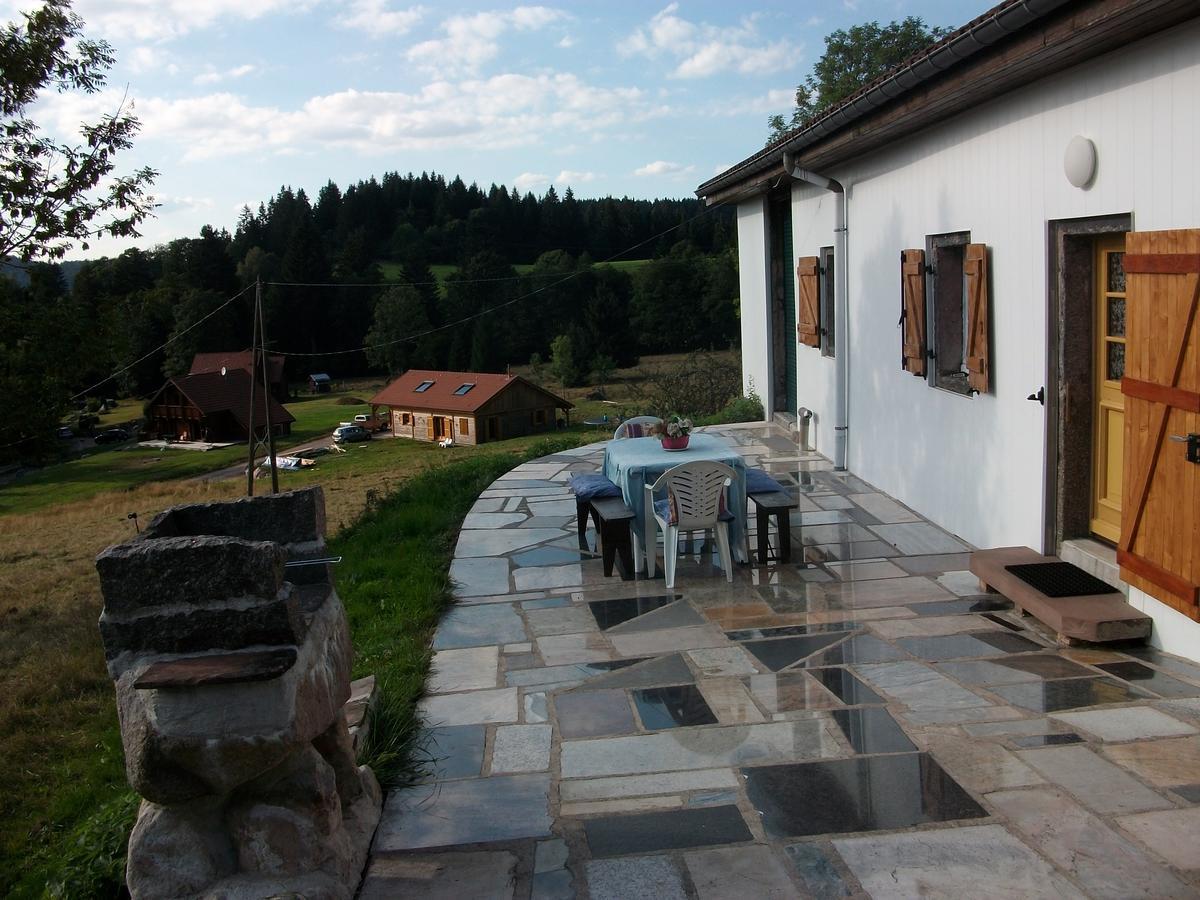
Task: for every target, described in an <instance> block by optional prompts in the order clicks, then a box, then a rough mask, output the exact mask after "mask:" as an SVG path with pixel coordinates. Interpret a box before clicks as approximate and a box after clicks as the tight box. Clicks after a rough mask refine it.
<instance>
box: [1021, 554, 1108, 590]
mask: <svg viewBox="0 0 1200 900" xmlns="http://www.w3.org/2000/svg"><path fill="white" fill-rule="evenodd" d="M1004 568H1005V569H1007V570H1008V571H1009V572H1012V573H1013V574H1014V575H1016V576H1017V577H1018V578H1020V579H1021V580H1022V581H1024V582H1025V583H1026V584H1027V585H1029V586H1030V587H1032V588H1033V589H1034V590H1037V591H1041V592H1042V593H1043V594H1045V595H1046V596H1047V597H1082V596H1085V595H1087V594H1119V593H1121V592H1120V591H1118V590H1117V589H1116V588H1115V587H1113V586H1112V585H1111V584H1109V583H1108V582H1106V581H1101V580H1100V579H1099V578H1097V577H1096V576H1095V575H1092V574H1090V573H1088V572H1085V571H1084V570H1083V569H1081V568H1079V566H1077V565H1074V564H1073V563H1069V562H1046V563H1022V564H1020V565H1014V566H1005V567H1004Z"/></svg>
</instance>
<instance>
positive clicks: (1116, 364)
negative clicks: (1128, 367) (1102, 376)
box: [1108, 341, 1125, 381]
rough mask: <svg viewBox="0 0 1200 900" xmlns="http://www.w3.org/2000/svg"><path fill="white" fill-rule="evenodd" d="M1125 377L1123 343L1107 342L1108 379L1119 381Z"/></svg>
mask: <svg viewBox="0 0 1200 900" xmlns="http://www.w3.org/2000/svg"><path fill="white" fill-rule="evenodd" d="M1124 377H1125V345H1124V344H1118V343H1117V342H1116V341H1109V342H1108V380H1109V381H1120V380H1121V379H1122V378H1124Z"/></svg>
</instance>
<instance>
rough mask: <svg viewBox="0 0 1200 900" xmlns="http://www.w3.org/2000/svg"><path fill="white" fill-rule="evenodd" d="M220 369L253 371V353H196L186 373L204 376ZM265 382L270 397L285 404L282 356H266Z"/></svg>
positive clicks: (225, 351)
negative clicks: (269, 390) (268, 388)
mask: <svg viewBox="0 0 1200 900" xmlns="http://www.w3.org/2000/svg"><path fill="white" fill-rule="evenodd" d="M222 369H225V370H230V369H241V370H242V371H244V372H247V373H249V372H251V371H253V369H254V356H253V351H252V350H236V351H230V350H221V351H218V352H216V353H197V354H196V355H195V356H193V357H192V368H191V369H190V370H189V371H188V374H189V375H206V374H209V373H211V372H220V371H221V370H222ZM259 379H260V383H261V379H262V370H261V369H260V370H259ZM267 382H268V384H270V386H271V396H272V397H274V398H275V399H276V400H277V401H278V402H280V403H287V399H288V382H287V373H286V372H285V371H284V359H283V357H282V356H278V355H276V354H273V353H268V354H267Z"/></svg>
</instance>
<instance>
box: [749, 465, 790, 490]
mask: <svg viewBox="0 0 1200 900" xmlns="http://www.w3.org/2000/svg"><path fill="white" fill-rule="evenodd" d="M776 491H779V492H781V493H784V494H786V493H787V488H785V487H784V486H783V485H782V484H780V483H779V482H778V481H776V480H775V479H774V478H772V477H771V476H770V475H768V474H767V473H766V472H764V471H763V470H762V469H747V470H746V493H747V494H772V493H774V492H776Z"/></svg>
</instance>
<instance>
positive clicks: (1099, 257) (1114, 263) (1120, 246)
mask: <svg viewBox="0 0 1200 900" xmlns="http://www.w3.org/2000/svg"><path fill="white" fill-rule="evenodd" d="M1095 284H1096V287H1095V315H1094V317H1093V323H1094V324H1093V331H1092V333H1093V337H1094V340H1093V344H1094V348H1095V356H1094V359H1093V363H1092V371H1093V372H1094V373H1095V377H1094V378H1093V387H1092V516H1091V519H1092V531H1093V532H1094V533H1095V534H1098V535H1099V536H1100V537H1102V538H1105V539H1107V540H1110V541H1112V542H1113V543H1116V542H1117V541H1118V540H1120V538H1121V481H1122V472H1123V471H1124V459H1125V454H1124V448H1125V398H1124V397H1122V396H1121V378H1122V377H1123V376H1124V375H1125V235H1123V234H1114V235H1108V236H1105V237H1102V238H1098V239H1097V241H1096V260H1095Z"/></svg>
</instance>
